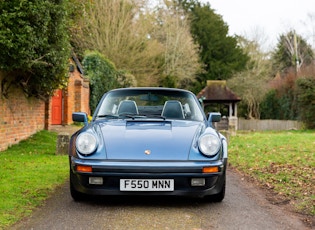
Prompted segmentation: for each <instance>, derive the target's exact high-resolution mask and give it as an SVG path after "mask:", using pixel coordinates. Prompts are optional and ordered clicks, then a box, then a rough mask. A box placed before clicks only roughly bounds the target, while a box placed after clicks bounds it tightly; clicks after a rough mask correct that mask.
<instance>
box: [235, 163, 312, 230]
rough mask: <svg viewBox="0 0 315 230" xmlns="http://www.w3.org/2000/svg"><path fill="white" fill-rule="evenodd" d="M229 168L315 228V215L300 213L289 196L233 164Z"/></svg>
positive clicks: (307, 225)
mask: <svg viewBox="0 0 315 230" xmlns="http://www.w3.org/2000/svg"><path fill="white" fill-rule="evenodd" d="M229 168H230V169H231V170H233V171H234V172H236V173H237V174H239V175H240V177H241V178H242V180H245V181H246V182H248V183H251V184H254V185H255V186H256V187H258V188H260V189H261V190H262V191H263V193H264V194H265V198H266V200H267V201H268V202H270V203H271V204H272V205H277V206H278V207H281V208H282V209H284V210H286V211H289V212H290V213H291V214H292V215H295V216H297V217H298V218H299V219H301V220H302V221H303V223H304V224H305V226H306V227H308V228H313V227H315V216H311V215H306V214H304V213H299V212H297V211H296V210H295V209H294V205H293V201H292V200H290V199H289V198H288V197H286V196H284V195H281V194H278V193H277V192H275V191H274V190H273V187H272V186H271V185H269V184H262V183H260V182H259V181H258V180H256V179H255V178H253V177H251V176H249V175H247V174H245V173H243V172H241V171H239V170H237V169H236V168H234V167H233V166H232V165H229Z"/></svg>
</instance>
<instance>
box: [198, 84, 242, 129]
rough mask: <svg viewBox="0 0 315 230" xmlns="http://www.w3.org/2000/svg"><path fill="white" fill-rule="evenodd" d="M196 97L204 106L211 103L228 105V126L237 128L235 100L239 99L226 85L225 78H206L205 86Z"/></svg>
mask: <svg viewBox="0 0 315 230" xmlns="http://www.w3.org/2000/svg"><path fill="white" fill-rule="evenodd" d="M197 98H198V99H200V100H201V101H202V102H203V105H204V107H206V106H208V105H211V104H223V105H225V106H228V114H227V116H228V126H234V129H235V130H237V102H239V101H241V98H240V97H238V96H237V95H236V94H235V93H234V92H232V91H231V90H230V89H229V88H228V87H227V86H226V81H225V80H208V81H207V86H206V87H205V88H204V89H202V90H201V91H200V92H199V93H198V94H197Z"/></svg>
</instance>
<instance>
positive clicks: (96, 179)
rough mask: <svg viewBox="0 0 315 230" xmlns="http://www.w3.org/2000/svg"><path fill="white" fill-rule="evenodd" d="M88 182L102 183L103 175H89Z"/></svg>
mask: <svg viewBox="0 0 315 230" xmlns="http://www.w3.org/2000/svg"><path fill="white" fill-rule="evenodd" d="M89 183H90V184H103V177H89Z"/></svg>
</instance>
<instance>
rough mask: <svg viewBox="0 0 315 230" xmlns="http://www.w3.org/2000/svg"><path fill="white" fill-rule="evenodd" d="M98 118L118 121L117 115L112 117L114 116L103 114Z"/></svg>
mask: <svg viewBox="0 0 315 230" xmlns="http://www.w3.org/2000/svg"><path fill="white" fill-rule="evenodd" d="M96 117H97V118H109V119H117V118H118V116H117V115H112V114H102V115H97V116H96Z"/></svg>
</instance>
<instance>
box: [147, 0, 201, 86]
mask: <svg viewBox="0 0 315 230" xmlns="http://www.w3.org/2000/svg"><path fill="white" fill-rule="evenodd" d="M154 14H155V17H156V21H157V22H158V23H155V25H156V26H155V29H154V31H153V32H152V33H151V34H150V35H151V36H152V37H153V38H155V39H156V40H158V41H159V42H160V43H161V45H162V46H163V51H164V55H163V63H164V64H163V66H162V73H163V74H162V75H163V77H165V78H162V79H161V80H162V81H161V83H162V85H164V86H171V87H181V88H187V87H189V84H191V83H192V82H193V81H194V79H195V76H196V74H197V73H198V72H199V71H200V69H201V65H200V62H199V51H198V46H197V45H196V44H195V43H194V41H193V38H192V35H191V33H190V22H189V20H188V17H187V16H186V13H185V12H184V10H183V9H182V7H181V6H179V5H178V4H176V3H175V2H174V1H172V0H164V4H163V5H162V6H160V7H158V8H156V10H155V11H154ZM167 82H168V83H167ZM170 82H171V83H170Z"/></svg>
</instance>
